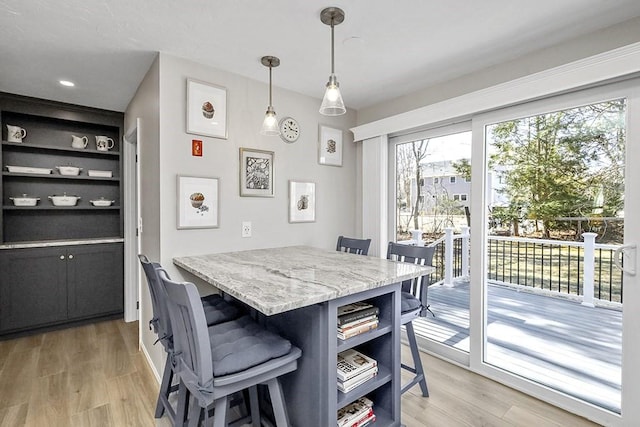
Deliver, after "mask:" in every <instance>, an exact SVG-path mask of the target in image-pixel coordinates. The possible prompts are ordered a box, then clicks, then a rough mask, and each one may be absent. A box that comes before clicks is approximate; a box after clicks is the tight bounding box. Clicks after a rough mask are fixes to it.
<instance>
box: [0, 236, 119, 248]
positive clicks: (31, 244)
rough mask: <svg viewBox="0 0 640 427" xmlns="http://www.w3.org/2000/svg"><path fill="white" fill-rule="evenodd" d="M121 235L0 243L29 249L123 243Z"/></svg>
mask: <svg viewBox="0 0 640 427" xmlns="http://www.w3.org/2000/svg"><path fill="white" fill-rule="evenodd" d="M121 242H124V239H123V238H121V237H115V238H106V239H78V240H43V241H41V242H17V243H5V244H3V245H0V250H1V249H27V248H48V247H52V246H74V245H95V244H99V243H121Z"/></svg>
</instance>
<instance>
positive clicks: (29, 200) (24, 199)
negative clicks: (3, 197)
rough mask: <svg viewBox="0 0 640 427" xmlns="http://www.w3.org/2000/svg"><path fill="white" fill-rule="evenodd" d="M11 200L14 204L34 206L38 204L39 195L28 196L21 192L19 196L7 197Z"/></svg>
mask: <svg viewBox="0 0 640 427" xmlns="http://www.w3.org/2000/svg"><path fill="white" fill-rule="evenodd" d="M9 199H11V200H12V201H13V205H14V206H35V205H37V204H38V201H39V200H40V197H30V196H27V195H26V194H23V195H22V196H20V197H9Z"/></svg>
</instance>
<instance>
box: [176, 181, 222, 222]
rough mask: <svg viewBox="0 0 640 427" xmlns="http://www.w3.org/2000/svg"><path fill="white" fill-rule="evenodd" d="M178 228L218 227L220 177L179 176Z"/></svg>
mask: <svg viewBox="0 0 640 427" xmlns="http://www.w3.org/2000/svg"><path fill="white" fill-rule="evenodd" d="M176 187H177V190H178V191H177V203H176V204H177V209H178V212H177V224H176V227H177V228H178V229H186V228H218V227H220V221H219V195H220V194H219V179H218V178H210V177H198V176H183V175H178V176H177V185H176Z"/></svg>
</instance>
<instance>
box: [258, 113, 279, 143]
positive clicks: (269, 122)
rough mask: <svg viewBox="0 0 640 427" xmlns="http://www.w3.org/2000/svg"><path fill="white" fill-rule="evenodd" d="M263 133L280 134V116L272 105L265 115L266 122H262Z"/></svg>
mask: <svg viewBox="0 0 640 427" xmlns="http://www.w3.org/2000/svg"><path fill="white" fill-rule="evenodd" d="M260 133H261V134H262V135H269V136H278V135H280V127H279V126H278V117H277V116H276V111H275V110H274V109H273V107H272V106H269V107H268V108H267V114H265V116H264V122H262V130H261V131H260Z"/></svg>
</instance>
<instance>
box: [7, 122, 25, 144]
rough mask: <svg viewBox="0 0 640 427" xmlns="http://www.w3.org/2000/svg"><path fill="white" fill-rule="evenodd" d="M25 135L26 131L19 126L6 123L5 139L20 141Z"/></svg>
mask: <svg viewBox="0 0 640 427" xmlns="http://www.w3.org/2000/svg"><path fill="white" fill-rule="evenodd" d="M26 136H27V131H26V130H24V129H23V128H21V127H20V126H12V125H7V141H9V142H22V138H24V137H26Z"/></svg>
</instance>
